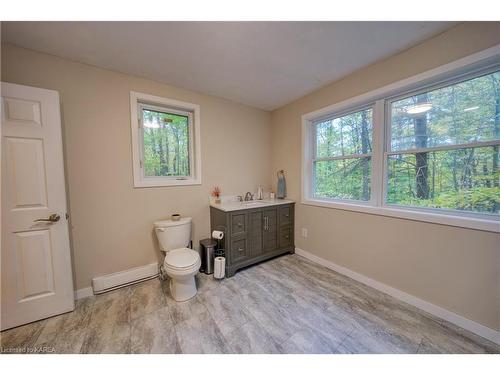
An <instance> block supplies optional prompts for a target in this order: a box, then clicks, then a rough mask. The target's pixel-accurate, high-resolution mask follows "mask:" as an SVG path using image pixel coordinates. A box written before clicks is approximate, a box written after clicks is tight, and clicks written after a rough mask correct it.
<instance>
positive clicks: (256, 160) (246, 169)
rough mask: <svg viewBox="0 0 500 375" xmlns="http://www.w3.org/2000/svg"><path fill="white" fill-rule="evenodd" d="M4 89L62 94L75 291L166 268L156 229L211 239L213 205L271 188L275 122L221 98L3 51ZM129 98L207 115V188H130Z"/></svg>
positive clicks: (204, 132) (8, 48)
mask: <svg viewBox="0 0 500 375" xmlns="http://www.w3.org/2000/svg"><path fill="white" fill-rule="evenodd" d="M2 81H7V82H14V83H19V84H24V85H30V86H36V87H42V88H47V89H53V90H57V91H59V93H60V97H61V113H62V118H63V124H62V126H63V136H64V147H65V158H66V160H65V161H66V179H67V184H68V195H69V203H70V211H71V224H72V228H71V234H72V240H73V246H72V247H73V260H74V271H75V275H76V288H78V289H79V288H83V287H87V286H90V281H91V279H92V277H94V276H96V275H100V274H107V273H110V272H116V271H121V270H125V269H128V268H131V267H136V266H141V265H145V264H148V263H151V262H154V261H157V259H158V258H159V255H160V253H159V250H158V248H157V244H156V242H155V238H154V233H153V232H152V223H153V221H155V220H158V219H163V218H167V217H168V216H169V215H170V214H172V213H174V212H180V213H181V214H182V215H185V216H191V217H193V219H194V237H193V240H194V241H195V242H196V243H197V242H198V240H200V239H201V238H204V237H207V236H209V232H210V227H209V208H208V195H209V192H210V190H211V188H212V187H213V186H214V185H216V184H217V185H219V186H220V187H221V189H222V191H223V194H242V193H244V192H246V191H247V190H251V191H255V190H256V188H257V185H258V184H264V186H268V185H269V183H270V177H269V176H270V175H271V173H270V169H269V159H270V149H271V145H270V114H269V113H268V112H265V111H261V110H258V109H254V108H250V107H247V106H243V105H240V104H236V103H233V102H230V101H227V100H223V99H220V98H215V97H211V96H207V95H202V94H198V93H194V92H190V91H187V90H182V89H178V88H175V87H172V86H168V85H164V84H160V83H157V82H153V81H150V80H146V79H141V78H138V77H134V76H130V75H125V74H120V73H117V72H112V71H109V70H104V69H98V68H95V67H92V66H89V65H84V64H79V63H75V62H70V61H68V60H64V59H60V58H57V57H54V56H50V55H46V54H41V53H37V52H33V51H29V50H26V49H22V48H18V47H15V46H12V45H2ZM131 90H134V91H139V92H144V93H148V94H153V95H158V96H163V97H168V98H173V99H178V100H183V101H188V102H192V103H197V104H199V105H200V106H201V142H202V145H201V146H202V185H201V186H187V187H163V188H141V189H134V188H133V178H132V156H131V136H130V103H129V93H130V91H131Z"/></svg>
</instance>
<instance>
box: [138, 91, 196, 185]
mask: <svg viewBox="0 0 500 375" xmlns="http://www.w3.org/2000/svg"><path fill="white" fill-rule="evenodd" d="M131 109H132V110H131V113H132V121H131V124H132V142H133V145H132V146H133V159H134V160H133V162H134V186H136V187H148V186H171V185H192V184H199V183H201V181H200V160H199V159H200V144H199V107H198V106H197V105H194V104H190V103H184V102H179V101H174V100H170V99H165V98H159V97H153V96H150V95H146V94H140V93H135V92H131Z"/></svg>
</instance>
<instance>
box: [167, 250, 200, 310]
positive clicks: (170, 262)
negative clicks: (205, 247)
mask: <svg viewBox="0 0 500 375" xmlns="http://www.w3.org/2000/svg"><path fill="white" fill-rule="evenodd" d="M200 265H201V259H200V255H199V254H198V252H196V251H194V250H191V249H188V248H181V249H175V250H171V251H169V252H168V253H167V255H166V256H165V261H164V262H163V268H164V270H165V272H166V273H167V275H168V276H170V292H171V293H172V297H173V298H174V299H175V300H176V301H178V302H182V301H187V300H188V299H191V298H193V297H194V296H195V295H196V292H197V290H196V282H195V279H194V276H195V275H196V274H197V273H198V270H199V269H200Z"/></svg>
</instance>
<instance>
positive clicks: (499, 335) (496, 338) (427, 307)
mask: <svg viewBox="0 0 500 375" xmlns="http://www.w3.org/2000/svg"><path fill="white" fill-rule="evenodd" d="M295 253H296V254H298V255H300V256H303V257H304V258H307V259H309V260H311V261H313V262H315V263H318V264H320V265H322V266H325V267H327V268H329V269H331V270H334V271H336V272H338V273H341V274H343V275H345V276H347V277H350V278H351V279H354V280H356V281H359V282H361V283H363V284H365V285H368V286H371V287H372V288H374V289H377V290H380V291H381V292H384V293H386V294H389V295H390V296H392V297H394V298H397V299H399V300H401V301H403V302H406V303H408V304H410V305H412V306H415V307H417V308H419V309H421V310H423V311H426V312H428V313H429V314H432V315H434V316H437V317H438V318H441V319H444V320H446V321H448V322H451V323H453V324H455V325H457V326H459V327H461V328H463V329H466V330H468V331H470V332H472V333H475V334H476V335H478V336H481V337H484V338H485V339H488V340H490V341H492V342H494V343H496V344H499V345H500V332H498V331H495V330H494V329H491V328H489V327H486V326H483V325H482V324H479V323H477V322H475V321H473V320H470V319H467V318H465V317H463V316H461V315H458V314H456V313H454V312H452V311H449V310H446V309H444V308H442V307H439V306H437V305H434V304H432V303H430V302H427V301H424V300H422V299H420V298H418V297H415V296H412V295H411V294H408V293H406V292H403V291H401V290H399V289H396V288H393V287H392V286H389V285H386V284H384V283H381V282H379V281H377V280H374V279H371V278H369V277H367V276H364V275H362V274H360V273H357V272H354V271H352V270H350V269H348V268H345V267H342V266H339V265H338V264H335V263H333V262H331V261H329V260H326V259H323V258H320V257H318V256H316V255H314V254H311V253H310V252H308V251H305V250H302V249H299V248H295Z"/></svg>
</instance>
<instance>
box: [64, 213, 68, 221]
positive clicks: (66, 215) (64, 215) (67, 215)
mask: <svg viewBox="0 0 500 375" xmlns="http://www.w3.org/2000/svg"><path fill="white" fill-rule="evenodd" d="M64 216H66V220H69V214H68V213H67V212H66V214H65V215H64Z"/></svg>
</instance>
